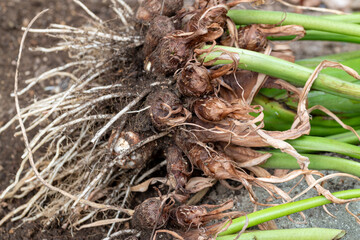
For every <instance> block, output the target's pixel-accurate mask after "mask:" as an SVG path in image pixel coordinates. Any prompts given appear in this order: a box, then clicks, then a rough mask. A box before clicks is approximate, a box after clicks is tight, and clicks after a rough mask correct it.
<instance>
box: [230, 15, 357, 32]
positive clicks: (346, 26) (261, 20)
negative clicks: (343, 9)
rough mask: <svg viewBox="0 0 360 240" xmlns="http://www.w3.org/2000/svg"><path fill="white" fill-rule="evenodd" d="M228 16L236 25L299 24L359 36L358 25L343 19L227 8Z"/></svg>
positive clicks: (310, 28)
mask: <svg viewBox="0 0 360 240" xmlns="http://www.w3.org/2000/svg"><path fill="white" fill-rule="evenodd" d="M228 16H229V17H230V18H231V19H232V20H233V21H234V22H235V24H238V25H243V24H246V25H247V24H254V23H256V24H279V25H301V26H303V27H304V28H305V29H306V30H318V31H325V32H332V33H338V34H344V35H349V36H356V37H360V25H358V24H354V23H348V22H343V21H329V20H328V19H326V18H324V17H315V16H309V15H303V14H296V13H285V12H276V11H259V10H229V12H228Z"/></svg>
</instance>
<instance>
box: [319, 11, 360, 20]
mask: <svg viewBox="0 0 360 240" xmlns="http://www.w3.org/2000/svg"><path fill="white" fill-rule="evenodd" d="M319 17H321V18H325V19H329V20H335V21H342V22H348V23H360V13H359V12H356V13H351V14H329V15H322V16H319Z"/></svg>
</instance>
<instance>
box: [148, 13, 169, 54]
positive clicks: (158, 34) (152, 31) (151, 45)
mask: <svg viewBox="0 0 360 240" xmlns="http://www.w3.org/2000/svg"><path fill="white" fill-rule="evenodd" d="M173 31H175V26H174V23H173V21H172V20H171V19H170V18H169V17H166V16H157V17H155V18H154V19H153V20H152V21H151V22H150V27H149V29H148V31H147V32H146V36H145V42H144V49H143V51H144V54H145V56H149V55H150V54H151V53H152V52H153V51H154V50H155V48H156V46H157V45H158V44H159V41H160V40H161V39H162V38H163V37H165V36H166V35H167V34H169V33H171V32H173Z"/></svg>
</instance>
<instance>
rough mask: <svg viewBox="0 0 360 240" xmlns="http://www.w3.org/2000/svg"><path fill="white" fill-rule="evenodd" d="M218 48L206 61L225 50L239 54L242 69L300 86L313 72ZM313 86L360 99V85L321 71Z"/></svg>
mask: <svg viewBox="0 0 360 240" xmlns="http://www.w3.org/2000/svg"><path fill="white" fill-rule="evenodd" d="M359 27H360V26H359ZM210 47H211V46H205V47H204V48H205V49H207V48H210ZM216 49H218V50H219V51H214V52H212V53H210V54H208V55H205V54H204V55H202V57H205V59H204V60H205V62H208V61H211V60H214V59H215V58H217V57H219V56H220V55H221V54H222V53H223V50H225V51H228V52H232V53H234V55H237V56H238V58H239V65H238V67H239V68H241V69H246V70H250V71H254V72H260V73H264V74H267V75H269V76H272V77H277V78H281V79H284V80H286V81H289V82H291V83H293V84H296V85H298V86H304V85H305V83H306V81H307V80H308V78H309V76H310V75H311V74H312V72H313V70H312V69H309V68H306V67H302V66H300V65H298V64H295V63H291V62H288V61H285V60H282V59H279V58H275V57H272V56H267V55H265V54H262V53H258V52H253V51H249V50H244V49H238V48H232V47H224V46H221V47H219V46H218V47H215V50H216ZM222 49H223V50H222ZM229 63H232V60H217V61H215V62H214V63H213V65H220V64H229ZM313 87H314V88H315V89H318V90H321V91H324V92H328V93H331V94H334V95H337V96H343V97H345V98H351V99H355V100H360V85H357V84H353V83H349V82H345V81H342V80H341V79H338V78H335V77H332V76H329V75H325V74H321V73H320V74H319V76H318V78H317V79H316V81H315V82H314V85H313Z"/></svg>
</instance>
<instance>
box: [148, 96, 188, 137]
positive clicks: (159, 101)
mask: <svg viewBox="0 0 360 240" xmlns="http://www.w3.org/2000/svg"><path fill="white" fill-rule="evenodd" d="M149 98H150V99H151V100H150V104H149V105H150V109H149V113H150V117H151V120H152V123H153V124H154V126H155V127H156V128H157V129H159V130H163V129H166V128H168V127H171V126H175V125H176V124H178V123H183V122H185V121H186V120H187V119H188V118H190V117H191V116H190V112H189V111H188V110H186V109H185V108H183V106H182V104H181V101H180V99H179V98H178V97H177V96H176V95H175V94H174V93H172V92H170V91H169V90H162V91H158V92H154V93H153V94H152V95H151V96H149Z"/></svg>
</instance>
